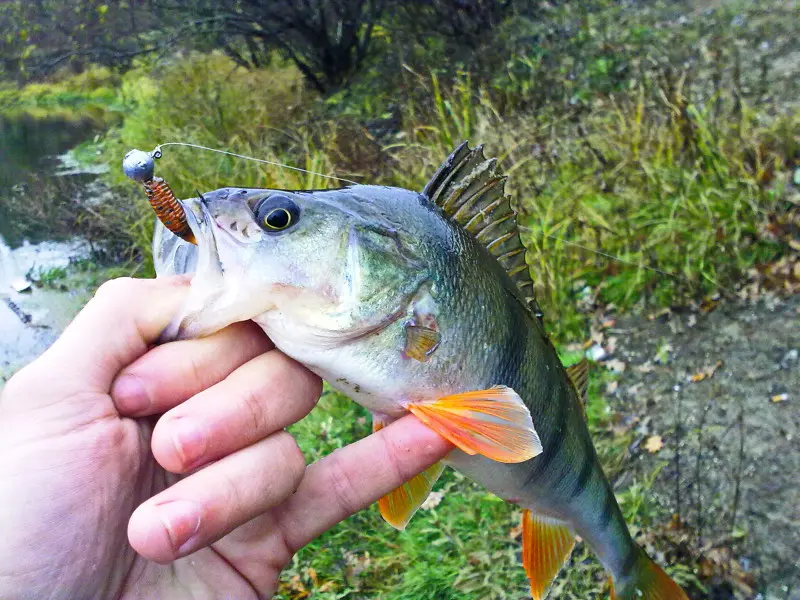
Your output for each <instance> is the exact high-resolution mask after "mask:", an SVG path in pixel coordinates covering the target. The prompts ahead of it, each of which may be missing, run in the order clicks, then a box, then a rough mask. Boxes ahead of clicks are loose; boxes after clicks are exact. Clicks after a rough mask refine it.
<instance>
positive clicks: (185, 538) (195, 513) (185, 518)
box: [155, 500, 200, 554]
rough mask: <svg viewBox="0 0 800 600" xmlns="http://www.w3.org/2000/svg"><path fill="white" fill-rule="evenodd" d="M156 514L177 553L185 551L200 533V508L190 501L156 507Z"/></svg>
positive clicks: (178, 501) (168, 503) (177, 501)
mask: <svg viewBox="0 0 800 600" xmlns="http://www.w3.org/2000/svg"><path fill="white" fill-rule="evenodd" d="M155 508H156V514H157V515H158V518H159V519H161V522H162V523H163V524H164V528H165V529H166V530H167V535H168V536H169V541H170V543H171V544H172V548H173V549H174V550H175V552H176V553H179V554H180V553H181V552H182V551H183V550H185V549H186V548H185V546H186V544H187V543H188V542H190V541H191V540H192V537H193V536H194V535H195V534H196V533H197V532H198V531H200V506H199V505H198V504H197V503H195V502H189V501H188V500H176V501H174V502H167V503H166V504H160V505H158V506H156V507H155Z"/></svg>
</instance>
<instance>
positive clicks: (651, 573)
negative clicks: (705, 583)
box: [611, 547, 689, 600]
mask: <svg viewBox="0 0 800 600" xmlns="http://www.w3.org/2000/svg"><path fill="white" fill-rule="evenodd" d="M635 551H636V552H637V556H636V559H635V562H634V563H633V566H632V568H631V572H630V574H629V575H627V576H626V577H624V579H622V581H624V583H623V584H621V585H619V587H617V586H616V585H615V583H614V579H612V580H611V600H689V597H688V596H687V595H686V592H684V591H683V590H682V589H681V587H680V586H679V585H678V584H677V583H675V582H674V581H672V579H670V576H669V575H667V574H666V573H665V572H664V569H662V568H661V567H659V566H658V565H657V564H656V563H654V562H653V561H652V560H650V557H649V556H647V554H645V553H644V550H642V549H641V548H638V547H636V549H635Z"/></svg>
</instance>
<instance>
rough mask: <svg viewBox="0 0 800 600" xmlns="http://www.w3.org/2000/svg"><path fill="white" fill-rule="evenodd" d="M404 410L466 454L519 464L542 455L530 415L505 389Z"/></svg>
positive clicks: (449, 397)
mask: <svg viewBox="0 0 800 600" xmlns="http://www.w3.org/2000/svg"><path fill="white" fill-rule="evenodd" d="M407 408H408V410H409V411H411V412H412V413H413V414H414V415H416V416H417V417H418V418H419V420H420V421H422V422H423V423H425V424H426V425H427V426H428V427H430V428H431V429H433V430H434V431H435V432H436V433H438V434H439V435H441V436H442V437H444V438H446V439H447V440H449V441H450V442H451V443H453V444H454V445H455V446H456V447H457V448H458V449H460V450H462V451H463V452H466V453H467V454H471V455H474V454H481V455H483V456H485V457H487V458H490V459H492V460H496V461H498V462H503V463H520V462H524V461H526V460H529V459H531V458H533V457H534V456H537V455H538V454H541V452H542V443H541V442H540V441H539V436H538V435H537V433H536V430H535V429H534V428H533V420H532V418H531V413H530V411H529V410H528V408H527V407H526V406H525V404H524V403H523V402H522V398H520V397H519V395H517V393H516V392H515V391H514V390H512V389H511V388H509V387H506V386H502V385H499V386H495V387H492V388H490V389H488V390H478V391H474V392H464V393H461V394H453V395H452V396H445V397H443V398H440V399H439V400H436V401H435V402H431V403H420V404H410V405H409V406H408V407H407Z"/></svg>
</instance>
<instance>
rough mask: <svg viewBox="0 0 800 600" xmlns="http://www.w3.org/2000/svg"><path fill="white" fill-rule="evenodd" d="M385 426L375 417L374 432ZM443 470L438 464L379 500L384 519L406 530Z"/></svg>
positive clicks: (381, 419)
mask: <svg viewBox="0 0 800 600" xmlns="http://www.w3.org/2000/svg"><path fill="white" fill-rule="evenodd" d="M385 425H387V421H386V420H385V419H383V418H381V417H380V416H378V415H373V417H372V430H373V431H378V430H380V429H383V427H384V426H385ZM443 470H444V464H443V463H441V462H437V463H435V464H433V465H431V466H430V467H428V468H427V469H425V470H424V471H423V472H422V473H420V474H419V475H416V476H414V477H412V478H411V479H409V480H408V481H406V482H405V483H404V484H403V485H401V486H400V487H399V488H397V489H394V490H392V491H391V492H389V493H388V494H386V495H385V496H384V497H383V498H381V499H380V500H378V509H380V511H381V516H382V517H383V519H384V520H385V521H386V522H387V523H389V525H391V526H392V527H394V528H395V529H401V530H402V529H405V528H406V525H408V522H409V521H410V520H411V517H412V516H414V513H415V512H417V509H419V507H420V506H421V505H422V503H423V502H425V499H426V498H427V497H428V494H430V493H431V490H432V489H433V485H434V484H435V483H436V480H437V479H439V476H440V475H441V474H442V471H443Z"/></svg>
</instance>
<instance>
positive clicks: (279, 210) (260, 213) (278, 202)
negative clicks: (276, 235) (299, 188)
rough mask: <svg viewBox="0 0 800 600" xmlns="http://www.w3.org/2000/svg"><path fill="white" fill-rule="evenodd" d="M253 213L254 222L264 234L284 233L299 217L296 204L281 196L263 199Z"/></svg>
mask: <svg viewBox="0 0 800 600" xmlns="http://www.w3.org/2000/svg"><path fill="white" fill-rule="evenodd" d="M254 212H255V218H256V222H257V223H258V225H259V227H261V229H263V230H264V231H266V232H277V231H284V230H286V229H288V228H289V227H291V226H292V225H294V224H295V223H296V222H297V220H298V218H299V217H300V209H299V207H298V206H297V204H295V202H294V201H293V200H292V199H291V198H289V197H288V196H283V195H276V196H269V197H267V198H264V199H263V200H262V201H261V202H260V203H259V204H258V205H257V206H256V208H255V211H254Z"/></svg>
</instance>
